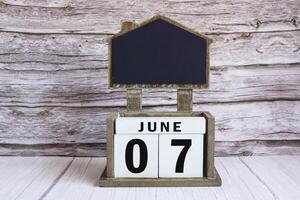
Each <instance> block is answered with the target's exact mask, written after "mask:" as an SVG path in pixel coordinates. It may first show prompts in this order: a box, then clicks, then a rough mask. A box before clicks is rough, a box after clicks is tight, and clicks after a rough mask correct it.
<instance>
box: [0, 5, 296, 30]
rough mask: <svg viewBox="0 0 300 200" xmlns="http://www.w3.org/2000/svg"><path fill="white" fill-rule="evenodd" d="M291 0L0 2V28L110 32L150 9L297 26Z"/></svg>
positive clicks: (208, 23)
mask: <svg viewBox="0 0 300 200" xmlns="http://www.w3.org/2000/svg"><path fill="white" fill-rule="evenodd" d="M298 4H299V2H298V1H294V0H289V1H285V0H280V1H277V0H259V1H251V0H240V1H230V0H226V1H220V0H218V1H212V0H203V1H185V0H184V1H182V0H179V1H177V0H170V1H161V0H154V1H147V0H134V1H118V0H113V1H101V0H91V1H88V2H84V3H83V2H82V1H81V0H71V1H67V0H63V1H52V2H51V1H36V0H26V1H24V0H17V1H15V0H5V1H2V2H1V4H0V18H1V22H0V28H1V31H10V32H28V33H115V32H117V31H118V29H119V23H120V21H121V20H126V19H127V20H128V19H134V20H136V21H138V22H140V21H141V20H144V19H146V18H149V17H151V16H152V15H153V14H155V13H161V14H164V15H167V16H169V17H171V18H174V19H175V20H177V21H179V22H181V23H183V24H186V25H188V26H190V27H193V28H195V29H196V30H198V31H202V32H210V33H220V32H222V33H230V32H257V31H261V32H266V31H282V30H286V31H291V30H299V27H298V25H299V16H300V8H299V5H298Z"/></svg>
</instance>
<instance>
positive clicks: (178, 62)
mask: <svg viewBox="0 0 300 200" xmlns="http://www.w3.org/2000/svg"><path fill="white" fill-rule="evenodd" d="M208 44H209V42H208V40H207V38H204V37H201V36H199V35H196V34H195V33H192V32H189V31H187V30H186V29H183V28H181V27H179V26H177V25H174V24H172V23H171V22H169V21H167V20H164V19H162V18H158V19H155V20H154V21H151V22H149V23H146V24H145V25H143V26H140V27H138V28H136V29H134V30H132V31H129V32H127V33H125V34H121V35H119V36H117V37H113V39H112V41H111V66H110V68H111V69H110V79H111V80H110V81H111V86H112V87H113V86H114V84H118V85H127V86H130V85H133V84H138V85H140V86H141V87H151V86H153V87H159V85H164V86H165V85H176V86H179V87H180V85H187V84H189V85H205V84H207V82H208V77H207V75H208V73H207V70H208V62H207V59H208V51H207V48H208Z"/></svg>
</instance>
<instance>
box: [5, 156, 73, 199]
mask: <svg viewBox="0 0 300 200" xmlns="http://www.w3.org/2000/svg"><path fill="white" fill-rule="evenodd" d="M71 161H72V158H57V157H43V158H41V157H39V158H35V157H29V158H28V157H26V158H24V157H1V158H0V169H1V174H0V185H1V191H0V197H1V198H3V199H39V198H40V197H41V196H42V195H43V193H44V192H46V191H47V190H48V188H49V187H50V186H51V184H53V183H54V182H55V180H56V179H57V177H59V175H60V174H61V172H62V171H63V170H64V169H66V168H67V166H68V164H70V162H71Z"/></svg>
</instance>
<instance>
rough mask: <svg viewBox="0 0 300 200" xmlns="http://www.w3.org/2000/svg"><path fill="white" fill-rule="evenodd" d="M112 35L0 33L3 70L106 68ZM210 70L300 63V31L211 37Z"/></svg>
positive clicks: (0, 67) (0, 64) (0, 65)
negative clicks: (212, 68)
mask: <svg viewBox="0 0 300 200" xmlns="http://www.w3.org/2000/svg"><path fill="white" fill-rule="evenodd" d="M110 36H111V35H98V34H96V35H90V34H88V35H82V34H79V35H78V34H22V33H7V32H1V31H0V44H1V49H0V58H1V59H0V61H1V62H0V69H10V70H13V69H15V70H23V69H24V70H40V71H58V70H64V69H66V70H70V69H86V68H88V69H91V68H92V69H95V68H96V69H97V68H103V67H105V68H107V66H108V64H107V60H108V41H107V40H108V38H109V37H110ZM209 36H210V37H211V38H212V39H213V40H214V42H213V43H212V44H211V62H210V64H211V66H215V67H217V66H227V65H228V66H238V65H253V64H290V63H299V62H300V49H299V48H300V41H299V37H300V30H297V31H290V32H286V31H283V32H261V33H260V32H256V33H232V34H217V35H209Z"/></svg>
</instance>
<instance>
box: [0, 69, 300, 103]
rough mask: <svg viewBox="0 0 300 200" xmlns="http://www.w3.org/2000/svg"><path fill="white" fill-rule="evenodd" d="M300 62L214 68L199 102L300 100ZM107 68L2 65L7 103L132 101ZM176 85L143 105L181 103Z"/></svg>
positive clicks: (197, 93)
mask: <svg viewBox="0 0 300 200" xmlns="http://www.w3.org/2000/svg"><path fill="white" fill-rule="evenodd" d="M299 77H300V64H295V65H273V66H261V65H255V66H244V67H240V66H236V67H229V66H224V67H221V68H215V67H213V68H212V70H211V77H210V79H211V80H210V88H209V89H204V90H194V103H220V102H241V101H254V100H255V101H265V100H299V99H300V78H299ZM107 88H108V81H107V69H95V70H92V69H90V70H89V69H86V70H78V69H77V70H63V71H51V72H45V71H42V72H41V71H35V70H34V71H16V70H0V105H2V106H10V105H12V106H16V105H17V106H31V107H33V106H81V107H88V106H101V107H111V106H126V91H125V90H122V89H117V90H115V89H114V90H109V89H107ZM175 104H176V90H166V89H165V90H162V89H161V90H154V89H153V90H151V89H149V90H144V92H143V105H145V106H147V105H175Z"/></svg>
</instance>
